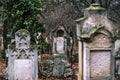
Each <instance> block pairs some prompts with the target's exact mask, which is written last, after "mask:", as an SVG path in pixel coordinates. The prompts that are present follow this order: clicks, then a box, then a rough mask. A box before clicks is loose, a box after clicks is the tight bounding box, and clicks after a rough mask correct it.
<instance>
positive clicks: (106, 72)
mask: <svg viewBox="0 0 120 80" xmlns="http://www.w3.org/2000/svg"><path fill="white" fill-rule="evenodd" d="M84 14H85V15H84V17H83V18H80V19H78V20H76V22H77V23H78V24H77V29H78V30H77V36H78V43H79V68H80V69H79V70H80V71H79V76H80V80H113V79H112V78H113V65H112V64H113V60H112V59H113V57H112V56H113V43H112V42H111V38H112V35H111V34H112V33H113V28H115V27H116V26H115V24H114V23H113V22H112V21H110V20H109V19H108V18H107V13H106V11H105V9H104V8H102V7H101V6H100V5H99V4H97V3H93V4H91V5H90V7H88V8H86V9H85V12H84ZM79 38H80V39H79ZM82 65H83V66H82ZM81 74H82V75H83V76H82V75H81ZM81 77H83V79H82V78H81Z"/></svg>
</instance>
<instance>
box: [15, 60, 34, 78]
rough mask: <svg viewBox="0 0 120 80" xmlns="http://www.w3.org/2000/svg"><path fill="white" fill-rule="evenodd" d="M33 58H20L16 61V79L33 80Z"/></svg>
mask: <svg viewBox="0 0 120 80" xmlns="http://www.w3.org/2000/svg"><path fill="white" fill-rule="evenodd" d="M32 76H33V66H32V60H27V59H20V60H15V61H14V80H33V77H32Z"/></svg>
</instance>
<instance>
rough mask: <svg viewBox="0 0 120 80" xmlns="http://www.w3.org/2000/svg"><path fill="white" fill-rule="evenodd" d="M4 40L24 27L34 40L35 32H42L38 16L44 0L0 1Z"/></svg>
mask: <svg viewBox="0 0 120 80" xmlns="http://www.w3.org/2000/svg"><path fill="white" fill-rule="evenodd" d="M0 3H1V4H0V5H1V8H2V9H1V10H2V15H1V16H2V17H3V18H4V20H3V36H4V40H5V39H6V38H7V34H9V35H10V36H12V35H13V34H14V33H15V32H16V31H17V30H19V29H26V30H28V31H29V32H30V33H31V36H32V41H35V40H34V39H35V37H36V36H35V35H36V33H37V32H44V31H45V29H44V27H43V24H42V23H40V22H39V21H38V16H39V15H41V12H42V11H43V10H44V7H45V3H46V0H5V1H1V2H0Z"/></svg>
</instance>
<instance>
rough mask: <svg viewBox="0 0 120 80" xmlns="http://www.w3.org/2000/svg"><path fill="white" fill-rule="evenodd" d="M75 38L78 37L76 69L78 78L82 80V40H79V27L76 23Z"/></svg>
mask: <svg viewBox="0 0 120 80" xmlns="http://www.w3.org/2000/svg"><path fill="white" fill-rule="evenodd" d="M76 29H77V39H78V45H79V46H78V56H79V60H78V67H79V71H78V80H83V79H82V77H83V75H82V70H83V66H82V63H83V61H82V59H83V58H82V42H81V41H80V27H79V25H78V24H77V28H76Z"/></svg>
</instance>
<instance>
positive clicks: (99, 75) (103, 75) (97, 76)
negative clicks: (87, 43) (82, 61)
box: [90, 51, 111, 80]
mask: <svg viewBox="0 0 120 80" xmlns="http://www.w3.org/2000/svg"><path fill="white" fill-rule="evenodd" d="M110 65H111V55H110V51H91V53H90V78H91V79H90V80H109V78H110V70H111V69H110Z"/></svg>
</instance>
